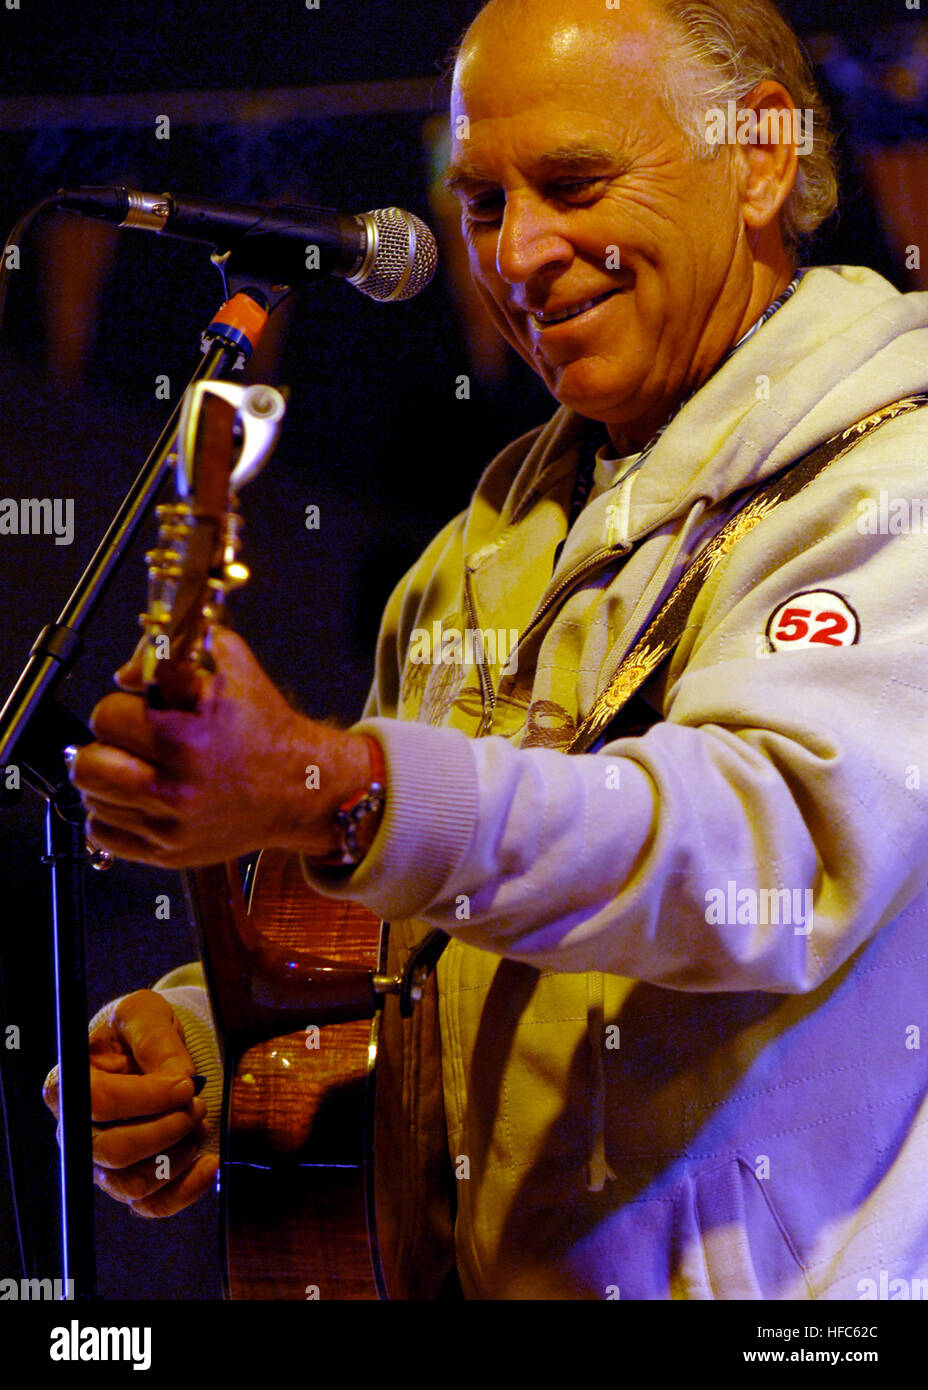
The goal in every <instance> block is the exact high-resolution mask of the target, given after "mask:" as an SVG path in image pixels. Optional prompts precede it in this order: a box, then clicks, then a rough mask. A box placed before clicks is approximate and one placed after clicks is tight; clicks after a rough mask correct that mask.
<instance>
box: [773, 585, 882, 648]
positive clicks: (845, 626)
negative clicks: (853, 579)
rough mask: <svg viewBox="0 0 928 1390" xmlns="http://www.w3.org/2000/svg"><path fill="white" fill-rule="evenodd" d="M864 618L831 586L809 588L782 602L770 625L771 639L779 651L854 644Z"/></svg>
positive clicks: (851, 645) (850, 645)
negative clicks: (832, 590)
mask: <svg viewBox="0 0 928 1390" xmlns="http://www.w3.org/2000/svg"><path fill="white" fill-rule="evenodd" d="M859 637H860V620H859V618H858V617H857V614H856V613H855V612H854V610H853V608H852V607H851V605H850V604H849V603H848V602H847V601H846V600H845V599H843V598H842V597H841V595H840V594H833V593H832V592H831V591H830V590H829V589H808V590H806V592H805V593H801V594H793V596H792V598H788V599H787V600H786V602H785V603H782V604H781V605H780V607H779V608H778V609H777V611H776V612H775V613H774V614H773V617H772V618H771V619H770V621H769V623H768V624H767V641H768V642H769V643H770V645H771V647H772V648H773V650H774V651H775V652H785V651H795V650H796V649H797V648H798V647H811V648H812V649H813V650H819V651H821V650H822V649H823V648H827V647H853V646H854V644H855V643H856V642H857V640H858V638H859Z"/></svg>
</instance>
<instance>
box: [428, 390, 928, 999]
mask: <svg viewBox="0 0 928 1390" xmlns="http://www.w3.org/2000/svg"><path fill="white" fill-rule="evenodd" d="M925 405H928V392H923V393H921V394H918V395H913V396H906V397H904V398H903V399H901V400H898V401H893V402H892V403H891V404H889V405H885V406H883V407H882V408H881V409H880V410H877V411H874V412H873V414H871V415H867V416H866V417H865V418H864V419H862V420H860V421H858V423H857V424H856V425H851V426H850V427H849V428H848V429H846V430H842V431H841V432H840V433H838V434H835V435H832V437H831V438H830V439H827V440H826V441H825V443H824V444H820V445H818V447H817V448H815V449H812V450H810V451H809V452H808V453H807V454H804V455H803V457H802V458H801V459H799V460H798V461H796V462H794V463H790V464H788V465H787V466H786V467H785V468H784V469H783V470H782V471H781V472H780V473H779V474H777V476H776V477H775V478H774V479H773V480H772V481H770V482H767V483H764V484H762V485H761V487H760V488H759V489H755V490H754V491H753V492H751V493H749V494H748V496H747V497H746V498H745V500H744V502H743V504H742V506H741V507H740V508H739V509H738V511H737V512H736V513H735V515H734V516H733V517H731V518H730V519H729V521H728V522H727V524H726V525H725V526H724V527H723V529H722V530H721V531H720V532H719V533H718V535H716V536H715V537H714V539H713V540H711V541H710V542H709V543H708V545H706V546H705V547H704V549H703V550H701V551H700V553H699V554H698V555H697V557H696V559H695V560H694V561H693V562H692V564H690V565H689V567H688V568H687V569H686V571H685V573H684V574H683V576H682V577H681V578H680V580H679V581H678V583H677V584H676V586H675V587H674V589H673V591H672V593H671V594H670V596H669V598H668V599H667V600H666V602H665V603H664V604H663V606H662V607H661V609H660V611H659V612H658V613H657V615H656V617H654V618H653V620H651V621H649V622H648V624H647V626H646V627H645V628H644V630H643V631H642V632H641V634H640V636H639V637H638V639H637V641H636V642H635V643H634V645H633V646H632V647H631V649H630V650H629V652H628V654H627V655H626V656H625V657H624V659H623V660H622V662H621V664H620V665H619V667H618V669H617V670H616V671H615V673H614V674H613V676H612V677H611V679H610V680H609V683H608V684H607V686H606V687H605V689H604V690H603V691H602V692H601V694H600V695H599V696H598V697H597V699H596V702H595V703H594V705H593V707H592V709H591V710H590V711H589V713H588V714H587V715H586V717H585V718H584V719H583V720H582V721H581V723H580V725H579V726H578V728H577V732H576V734H575V735H574V738H573V741H572V742H571V744H570V747H569V749H568V750H567V751H568V752H569V753H586V752H588V751H589V750H590V749H591V748H592V747H593V746H594V744H597V743H602V742H605V741H608V740H606V739H605V737H604V736H605V735H606V733H607V732H608V730H609V729H610V726H611V725H613V724H614V723H616V721H617V720H618V718H619V716H620V715H621V713H622V711H623V710H625V708H626V706H627V705H628V703H629V701H630V700H631V699H632V697H633V696H634V695H635V694H636V693H637V692H638V691H639V690H640V689H641V687H642V686H643V685H644V684H645V683H646V682H647V681H648V680H650V678H651V677H652V676H653V675H654V673H655V671H657V669H658V667H659V666H662V665H663V664H664V662H666V661H667V660H668V659H669V658H670V657H671V655H672V654H673V652H674V650H675V649H676V646H677V644H678V642H679V641H680V638H681V637H682V636H683V633H684V632H685V631H686V627H687V622H688V620H689V616H690V613H691V612H692V610H693V607H694V605H695V603H696V600H697V598H698V597H699V593H700V590H701V588H702V585H703V583H704V582H705V581H706V580H707V579H708V578H709V577H710V576H711V575H712V574H714V573H715V571H716V570H717V569H718V567H719V565H721V564H722V563H723V562H724V561H725V559H726V558H727V557H728V555H729V554H730V553H731V551H732V550H733V549H734V548H735V546H736V545H737V544H738V542H739V541H740V540H742V539H743V537H744V536H747V535H749V534H750V532H751V531H753V530H754V527H755V526H757V525H759V523H760V522H761V521H763V520H764V518H765V517H768V516H770V515H771V514H772V513H773V512H774V511H776V509H777V508H778V507H780V506H782V505H783V503H784V502H788V501H790V500H791V498H793V497H796V496H797V495H798V494H799V493H800V492H802V491H803V489H804V488H807V487H808V486H809V484H810V483H811V482H813V481H814V480H815V479H816V478H817V477H818V476H819V474H821V473H823V472H824V470H825V469H826V468H828V467H829V465H830V464H832V463H836V462H837V461H838V459H841V458H844V456H845V454H848V453H850V451H851V449H853V448H854V447H855V446H856V445H857V444H859V443H860V442H861V440H862V439H866V438H867V437H868V436H869V435H871V434H873V433H874V432H875V431H876V430H878V429H879V428H880V426H881V425H884V424H886V423H887V421H889V420H894V419H896V417H897V416H899V415H907V414H909V412H911V411H913V410H919V409H921V408H922V407H923V406H925ZM449 940H450V938H449V937H448V936H447V934H446V933H444V932H442V931H440V930H439V929H438V928H436V929H435V930H433V931H431V932H429V933H428V934H427V935H426V936H425V937H423V939H422V941H420V942H419V943H418V945H417V946H416V948H415V950H414V951H413V952H412V954H411V955H410V957H409V959H408V960H407V962H406V966H405V969H404V972H403V975H404V982H405V988H404V995H403V997H404V999H405V1000H406V1003H407V1007H408V1008H411V1007H412V1004H413V1003H414V1001H415V999H416V997H418V994H419V992H420V991H421V989H422V988H424V987H425V984H426V982H427V981H428V979H429V977H430V976H431V974H432V972H433V971H434V968H435V965H436V964H437V962H438V959H439V957H440V956H441V953H442V951H443V950H444V948H445V946H446V945H447V944H448V941H449ZM413 981H414V984H413V985H412V987H411V985H410V982H413Z"/></svg>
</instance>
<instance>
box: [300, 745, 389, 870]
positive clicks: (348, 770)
mask: <svg viewBox="0 0 928 1390" xmlns="http://www.w3.org/2000/svg"><path fill="white" fill-rule="evenodd" d="M330 732H331V736H332V741H333V742H332V748H331V750H327V751H329V752H330V756H329V757H328V758H326V759H325V760H324V766H323V768H322V769H320V771H319V776H318V779H317V780H318V790H317V796H320V797H321V799H322V800H321V804H320V803H319V802H317V808H316V811H315V814H314V816H313V820H312V828H311V829H310V830H308V831H307V832H306V833H303V834H300V835H299V843H298V844H297V846H296V847H297V848H299V849H300V850H301V851H302V852H303V854H304V855H306V857H307V858H308V859H310V860H312V861H313V863H314V866H315V865H318V867H319V868H323V869H326V868H328V869H336V870H341V871H345V872H347V871H350V870H351V869H352V868H354V867H355V866H356V865H357V864H359V863H360V862H361V860H362V859H363V858H364V856H365V854H366V853H367V851H368V850H369V849H370V846H371V845H372V844H373V842H374V839H375V837H376V834H377V830H378V828H379V826H380V822H381V819H382V816H383V807H384V802H385V799H386V773H385V768H384V758H383V751H382V749H381V747H380V744H379V743H378V742H377V740H376V739H374V738H372V737H371V736H370V735H369V734H351V733H344V732H339V733H335V731H330ZM308 785H310V786H311V783H308ZM304 825H305V821H304Z"/></svg>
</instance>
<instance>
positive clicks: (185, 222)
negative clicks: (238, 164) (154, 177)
mask: <svg viewBox="0 0 928 1390" xmlns="http://www.w3.org/2000/svg"><path fill="white" fill-rule="evenodd" d="M56 205H57V206H58V207H59V208H63V209H64V210H66V211H68V212H77V213H80V214H81V215H82V216H84V217H95V218H97V219H98V220H99V221H103V222H111V223H113V224H114V225H116V226H117V227H139V228H142V229H144V230H146V231H149V232H157V233H158V234H159V235H160V236H167V237H178V238H179V239H180V240H181V241H197V242H201V243H204V244H205V245H207V246H212V247H213V248H214V250H215V251H217V252H220V253H224V252H226V251H239V252H241V253H242V256H243V264H244V265H245V266H247V269H248V272H249V273H250V274H253V275H255V276H257V277H258V278H260V279H263V280H266V281H270V282H272V283H273V284H275V285H298V284H301V283H302V282H304V281H307V280H318V279H320V278H322V277H323V276H325V275H337V276H340V277H342V278H343V279H345V280H347V281H348V283H349V284H350V285H354V286H355V288H356V289H359V290H360V291H361V293H362V294H366V295H368V296H369V297H370V298H371V299H376V300H379V301H380V302H381V303H386V302H389V301H394V300H400V299H412V297H413V296H414V295H417V294H418V293H419V291H420V290H424V289H425V287H426V285H427V284H428V283H429V281H430V280H431V279H432V276H433V275H434V274H435V267H436V265H437V263H438V251H437V249H436V246H435V238H434V237H433V235H432V233H431V232H430V231H429V229H428V227H427V226H426V225H425V223H424V222H422V221H420V219H419V218H418V217H416V216H415V215H414V214H413V213H411V212H404V211H403V210H402V208H378V209H377V210H376V211H374V212H362V213H358V214H357V215H355V214H352V213H347V212H337V211H336V210H335V209H334V208H322V207H291V206H288V205H284V206H281V207H272V208H266V207H259V206H256V205H255V204H251V203H224V202H217V201H214V200H212V199H209V198H186V197H183V196H178V195H177V194H174V193H139V192H137V191H136V190H135V189H132V188H102V187H87V188H62V189H59V190H58V195H57V204H56Z"/></svg>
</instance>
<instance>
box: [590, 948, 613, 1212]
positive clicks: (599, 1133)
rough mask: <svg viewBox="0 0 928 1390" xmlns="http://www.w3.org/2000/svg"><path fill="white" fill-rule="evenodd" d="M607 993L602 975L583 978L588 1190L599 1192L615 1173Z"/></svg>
mask: <svg viewBox="0 0 928 1390" xmlns="http://www.w3.org/2000/svg"><path fill="white" fill-rule="evenodd" d="M605 1007H606V991H605V981H604V979H603V977H602V975H601V974H598V973H593V974H589V975H587V977H586V1032H587V1038H588V1040H589V1044H590V1157H589V1162H588V1164H587V1183H586V1187H587V1191H588V1192H602V1190H603V1187H604V1186H605V1184H606V1182H607V1181H608V1182H614V1181H615V1173H613V1171H612V1169H611V1168H610V1167H609V1164H608V1162H607V1160H606V1059H605V1057H604V1056H603V1049H604V1047H605V1038H604V1036H603V1032H604V1026H605Z"/></svg>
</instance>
